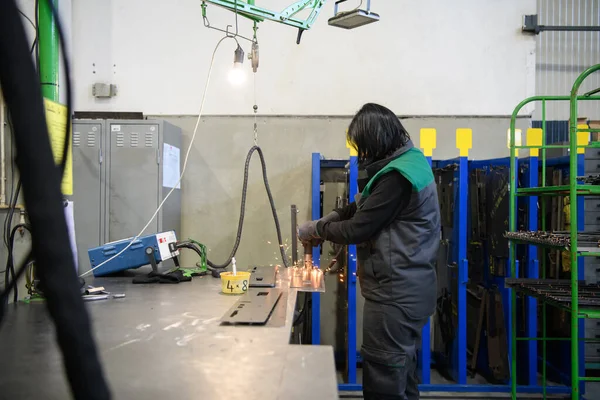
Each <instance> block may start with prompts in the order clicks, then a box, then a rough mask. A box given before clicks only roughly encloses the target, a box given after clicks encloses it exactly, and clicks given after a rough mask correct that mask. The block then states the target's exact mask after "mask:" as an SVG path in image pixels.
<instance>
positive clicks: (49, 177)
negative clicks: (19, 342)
mask: <svg viewBox="0 0 600 400" xmlns="http://www.w3.org/2000/svg"><path fill="white" fill-rule="evenodd" d="M48 4H49V5H50V7H51V9H52V12H53V15H54V18H55V21H56V27H57V30H58V34H59V38H60V42H61V44H63V45H64V43H65V40H64V34H63V30H62V26H61V24H60V18H59V16H58V13H57V12H56V9H55V7H54V5H53V4H52V2H51V1H49V2H48ZM62 55H63V61H64V62H63V64H64V65H63V67H64V72H65V78H66V88H67V110H68V114H67V121H66V122H67V123H66V126H67V130H66V135H65V146H67V148H66V149H65V152H64V157H63V162H61V163H60V164H61V165H60V168H56V164H55V162H54V157H53V155H52V149H51V147H50V139H49V135H48V126H47V124H46V119H45V115H44V105H43V101H42V94H41V90H40V82H39V77H38V76H37V74H36V71H35V67H34V65H33V62H32V59H31V55H30V54H29V43H27V36H26V35H25V30H24V27H23V23H22V21H21V18H19V16H18V12H17V8H16V4H15V0H6V1H0V60H10V62H0V85H1V86H2V92H3V95H4V99H5V101H6V105H7V107H8V110H9V112H10V115H11V118H12V122H13V125H14V132H13V138H14V142H15V149H16V152H17V154H18V157H17V158H16V160H15V161H16V164H17V167H18V168H19V174H20V176H21V180H22V182H23V194H24V200H25V204H26V205H27V210H28V214H29V221H30V223H31V231H32V235H31V242H32V250H33V252H32V254H33V256H34V257H35V260H36V263H37V267H38V268H37V269H36V272H37V273H38V274H39V278H40V281H41V282H43V284H44V289H45V291H44V295H45V298H46V307H47V308H48V311H49V314H50V316H51V318H52V319H53V321H54V324H55V328H56V340H57V342H58V344H59V346H60V349H61V351H62V355H63V363H64V367H65V372H66V375H67V378H68V381H69V384H70V387H71V392H72V395H73V397H74V398H75V399H86V400H96V399H98V400H100V399H102V400H104V399H110V392H109V390H108V385H107V383H106V380H105V378H104V373H103V371H102V367H101V365H100V361H99V358H98V351H97V349H96V345H95V343H94V339H93V337H92V334H91V323H90V319H89V316H88V314H87V312H86V309H85V306H84V304H83V300H82V299H81V293H80V288H79V282H78V279H77V274H76V272H75V264H74V259H73V253H72V252H71V247H70V241H69V240H70V239H69V233H68V230H67V223H66V220H65V213H64V205H63V198H62V194H61V191H60V183H61V178H62V173H63V170H64V166H65V163H64V159H65V158H66V156H67V154H68V152H67V151H66V150H68V146H69V144H70V143H71V138H70V129H69V128H70V126H71V120H70V118H71V116H70V114H71V110H72V108H71V105H72V94H71V93H72V90H71V82H70V71H69V64H68V63H67V62H66V51H65V49H64V47H63V51H62ZM28 259H29V257H28ZM24 265H27V259H26V261H25V263H24ZM24 271H25V268H24V266H22V267H21V268H20V269H19V270H18V272H17V276H16V278H17V279H18V278H19V276H21V275H23V273H24ZM16 282H17V281H16V280H13V281H11V283H10V285H15V284H16ZM9 290H10V286H9ZM6 295H7V294H6V293H4V292H3V293H2V294H1V296H2V299H4V296H6ZM0 304H2V302H1V301H0ZM4 311H5V309H4V307H0V322H1V321H2V317H3V316H4Z"/></svg>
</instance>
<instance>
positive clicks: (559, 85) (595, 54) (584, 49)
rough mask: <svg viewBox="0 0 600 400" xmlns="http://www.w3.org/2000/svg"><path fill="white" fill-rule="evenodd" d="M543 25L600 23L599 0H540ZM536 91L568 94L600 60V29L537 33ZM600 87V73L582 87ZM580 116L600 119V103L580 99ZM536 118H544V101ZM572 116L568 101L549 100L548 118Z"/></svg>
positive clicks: (537, 107) (544, 93) (542, 93)
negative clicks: (562, 102)
mask: <svg viewBox="0 0 600 400" xmlns="http://www.w3.org/2000/svg"><path fill="white" fill-rule="evenodd" d="M537 9H538V16H539V17H538V18H539V23H540V24H541V25H596V26H598V25H600V0H538V1H537ZM536 51H537V67H536V92H537V94H539V95H564V94H568V93H569V92H570V90H571V86H572V85H573V81H574V80H575V79H576V78H577V75H579V74H580V73H581V72H582V71H583V70H584V69H586V68H587V67H589V66H590V65H594V64H598V63H600V32H543V33H541V34H539V35H538V36H537V46H536ZM597 87H600V73H596V74H595V75H593V76H591V77H590V78H588V80H587V81H586V82H585V83H584V85H583V87H582V90H583V91H587V90H591V89H595V88H597ZM579 116H582V117H588V118H590V119H600V103H599V102H592V103H580V111H579ZM534 118H535V119H539V118H541V105H539V104H538V105H537V106H536V112H535V114H534ZM568 118H569V107H568V104H566V103H565V104H557V103H554V104H549V105H548V107H547V119H549V120H566V119H568Z"/></svg>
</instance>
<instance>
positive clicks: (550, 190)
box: [517, 185, 600, 196]
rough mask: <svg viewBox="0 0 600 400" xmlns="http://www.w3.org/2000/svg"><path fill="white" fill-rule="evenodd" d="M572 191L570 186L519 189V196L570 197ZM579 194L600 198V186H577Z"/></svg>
mask: <svg viewBox="0 0 600 400" xmlns="http://www.w3.org/2000/svg"><path fill="white" fill-rule="evenodd" d="M570 191H571V187H570V186H569V185H563V186H545V187H534V188H519V189H517V196H557V195H565V196H568V195H569V194H570ZM577 194H578V195H591V196H594V195H595V196H600V185H577Z"/></svg>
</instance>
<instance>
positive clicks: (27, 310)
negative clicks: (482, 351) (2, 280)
mask: <svg viewBox="0 0 600 400" xmlns="http://www.w3.org/2000/svg"><path fill="white" fill-rule="evenodd" d="M140 271H141V272H137V273H147V272H148V271H147V270H144V269H141V270H140ZM282 275H284V276H285V273H284V274H282ZM88 283H91V284H93V285H94V286H104V287H105V288H106V290H107V291H110V292H112V293H125V294H126V297H125V298H123V299H114V298H110V299H108V300H100V301H95V302H87V303H86V305H87V308H88V310H89V312H90V315H91V318H92V321H93V328H92V329H93V332H94V335H95V338H96V343H97V345H98V348H99V354H100V357H101V360H102V363H103V367H104V371H105V374H106V377H107V378H108V382H109V384H110V387H111V391H112V394H113V398H114V399H145V400H153V399H161V400H162V399H169V398H173V399H228V400H234V399H244V400H246V399H315V400H316V399H333V398H337V397H338V395H337V384H336V373H335V366H334V360H333V350H332V348H331V347H329V346H299V345H290V344H288V343H289V338H290V331H291V325H292V319H293V312H294V306H295V301H296V294H297V293H296V290H294V289H286V290H285V293H284V295H283V296H282V298H281V299H280V301H279V303H278V305H277V307H276V309H275V312H274V315H273V316H272V317H271V319H270V320H269V323H268V324H267V326H263V327H260V326H222V325H220V322H219V319H220V318H221V316H222V315H223V314H224V313H225V312H226V311H227V310H228V309H229V308H230V307H231V306H232V305H233V304H234V303H235V302H236V301H237V300H238V299H239V297H238V296H230V295H224V294H221V293H220V287H221V286H220V285H221V284H220V280H219V279H215V278H212V277H211V276H206V277H201V278H199V277H197V278H194V279H193V281H192V282H184V283H180V284H177V285H170V284H151V285H145V284H144V285H133V284H132V283H131V276H129V277H118V278H97V279H95V280H93V279H88ZM280 284H281V281H280ZM281 286H282V287H285V286H286V285H285V283H283V284H281ZM284 315H285V323H284V322H283V317H284ZM81 356H82V357H85V354H82V355H81ZM0 371H1V373H0V399H22V400H27V399H32V400H33V399H35V400H39V399H60V400H64V399H67V398H70V395H69V393H70V392H69V388H68V386H67V383H66V379H65V375H64V373H63V367H62V361H61V354H60V351H59V349H58V347H57V344H56V341H55V336H54V326H53V324H52V322H51V320H50V318H49V316H48V314H47V311H46V307H45V304H44V303H41V302H40V303H31V304H23V303H21V304H18V305H17V306H16V307H13V306H9V310H8V313H7V315H6V319H5V321H4V323H3V326H2V327H1V328H0Z"/></svg>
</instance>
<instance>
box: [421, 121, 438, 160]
mask: <svg viewBox="0 0 600 400" xmlns="http://www.w3.org/2000/svg"><path fill="white" fill-rule="evenodd" d="M419 147H420V148H421V149H423V154H425V157H431V156H433V149H435V148H436V147H437V131H436V130H435V128H421V132H420V136H419Z"/></svg>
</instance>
